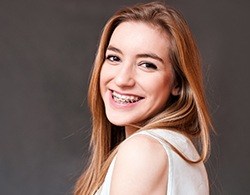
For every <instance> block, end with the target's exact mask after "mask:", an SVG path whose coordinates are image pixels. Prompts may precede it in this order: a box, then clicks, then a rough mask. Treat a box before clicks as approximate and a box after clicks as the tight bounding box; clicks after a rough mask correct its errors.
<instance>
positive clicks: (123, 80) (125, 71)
mask: <svg viewBox="0 0 250 195" xmlns="http://www.w3.org/2000/svg"><path fill="white" fill-rule="evenodd" d="M115 83H116V85H117V86H118V87H132V86H134V85H135V78H134V67H133V65H129V64H122V65H121V67H120V68H119V70H118V71H117V74H116V76H115Z"/></svg>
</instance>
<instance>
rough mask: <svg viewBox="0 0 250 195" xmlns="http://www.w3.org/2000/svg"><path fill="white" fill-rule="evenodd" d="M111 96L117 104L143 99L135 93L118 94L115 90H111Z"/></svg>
mask: <svg viewBox="0 0 250 195" xmlns="http://www.w3.org/2000/svg"><path fill="white" fill-rule="evenodd" d="M111 93H112V98H113V100H114V101H115V102H116V103H119V104H129V103H135V102H138V101H140V100H141V99H143V97H140V96H135V95H124V94H120V93H118V92H116V91H111Z"/></svg>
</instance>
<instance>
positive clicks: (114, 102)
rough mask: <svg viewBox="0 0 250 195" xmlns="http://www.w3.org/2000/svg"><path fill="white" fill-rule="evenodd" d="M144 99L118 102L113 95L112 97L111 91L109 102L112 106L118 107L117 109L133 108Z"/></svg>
mask: <svg viewBox="0 0 250 195" xmlns="http://www.w3.org/2000/svg"><path fill="white" fill-rule="evenodd" d="M142 100H143V99H141V100H139V101H137V102H134V103H118V102H116V101H115V100H114V99H113V97H112V91H110V92H109V102H110V104H111V106H112V107H114V108H117V109H132V108H134V107H135V106H137V105H138V104H139V103H140V102H141V101H142Z"/></svg>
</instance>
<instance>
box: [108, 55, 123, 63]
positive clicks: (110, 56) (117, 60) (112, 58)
mask: <svg viewBox="0 0 250 195" xmlns="http://www.w3.org/2000/svg"><path fill="white" fill-rule="evenodd" d="M106 59H107V60H108V61H110V62H119V61H121V59H120V58H119V57H118V56H115V55H108V56H107V57H106Z"/></svg>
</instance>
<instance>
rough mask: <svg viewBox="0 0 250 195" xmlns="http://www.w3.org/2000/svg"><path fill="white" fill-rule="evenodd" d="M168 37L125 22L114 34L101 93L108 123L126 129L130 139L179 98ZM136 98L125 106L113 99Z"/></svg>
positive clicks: (103, 69) (144, 25) (102, 74)
mask: <svg viewBox="0 0 250 195" xmlns="http://www.w3.org/2000/svg"><path fill="white" fill-rule="evenodd" d="M169 47H170V42H169V37H168V35H167V33H165V32H164V31H161V30H160V29H159V28H157V27H154V26H149V25H148V24H145V23H142V22H123V23H121V24H120V25H119V26H118V27H117V28H116V29H115V31H114V32H113V34H112V36H111V39H110V42H109V46H108V48H107V51H106V59H105V62H104V64H103V66H102V69H101V73H100V89H101V95H102V98H103V101H104V105H105V111H106V115H107V118H108V119H109V121H110V122H111V123H113V124H115V125H117V126H125V131H126V135H127V136H130V135H131V134H133V133H134V132H135V131H136V130H137V129H135V128H133V127H132V126H131V125H130V124H135V125H136V124H140V123H141V122H143V121H145V120H147V119H148V118H150V117H152V116H154V115H156V114H157V113H159V112H161V111H162V110H163V109H165V105H166V102H167V100H168V98H169V96H170V94H172V95H176V94H177V91H178V89H177V87H175V82H174V74H173V68H172V65H171V64H170V62H169V57H168V56H169ZM114 92H115V96H116V97H117V96H119V97H120V96H121V95H123V96H124V98H123V99H126V98H127V99H132V100H135V99H136V98H137V99H139V101H136V102H133V103H124V102H123V103H122V102H121V100H118V101H115V98H114V97H113V95H114Z"/></svg>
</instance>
